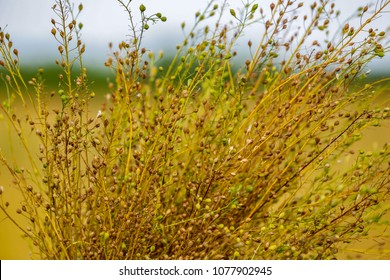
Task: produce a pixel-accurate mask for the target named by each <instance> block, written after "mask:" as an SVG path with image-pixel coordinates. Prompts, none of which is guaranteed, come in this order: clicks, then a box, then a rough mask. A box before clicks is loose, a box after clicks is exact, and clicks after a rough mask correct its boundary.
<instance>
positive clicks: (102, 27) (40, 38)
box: [0, 0, 390, 72]
mask: <svg viewBox="0 0 390 280" xmlns="http://www.w3.org/2000/svg"><path fill="white" fill-rule="evenodd" d="M127 1H128V0H126V2H127ZM301 1H302V2H304V7H308V6H309V5H310V4H311V3H312V2H313V1H314V0H310V1H309V0H301ZM54 2H55V1H54V0H34V1H32V0H0V27H2V28H3V29H4V27H5V30H6V32H9V33H10V34H11V38H12V41H13V43H14V46H15V47H16V48H18V50H19V53H20V60H21V63H22V64H23V63H24V64H34V65H36V64H43V63H47V62H50V61H54V60H55V59H56V58H57V57H58V55H57V43H56V42H55V40H54V39H53V36H52V35H51V33H50V30H51V28H52V26H51V23H50V19H51V18H53V17H55V15H54V13H53V11H52V9H51V7H52V6H53V4H54ZM72 2H74V3H75V4H76V5H78V4H79V3H80V1H72ZM132 2H133V3H132V4H134V9H135V10H134V14H136V12H138V7H139V5H140V4H144V5H145V6H146V8H147V10H146V12H147V13H149V14H153V13H156V12H160V13H162V14H163V15H164V16H166V17H167V18H168V20H167V22H165V23H158V24H156V25H151V26H150V29H149V30H148V31H147V33H146V35H145V38H144V45H145V47H146V48H147V49H148V50H152V51H154V52H158V51H159V50H161V49H163V50H165V51H167V52H169V51H172V52H173V51H174V48H175V46H176V45H177V44H178V43H180V42H181V40H182V39H183V32H182V30H181V28H180V24H181V23H182V22H183V21H185V22H186V25H187V26H189V25H191V23H193V22H194V14H195V13H196V12H197V11H198V10H201V9H203V8H204V7H205V6H206V4H207V2H208V0H132ZM217 2H221V1H218V0H217ZM241 2H246V0H242V1H241V0H232V1H228V3H229V5H230V7H233V8H235V7H237V6H239V5H240V3H241ZM252 2H255V3H258V4H259V6H261V7H263V8H264V10H269V8H268V7H269V3H270V0H261V1H260V0H259V1H252ZM372 2H374V1H370V0H361V1H360V0H356V1H352V0H336V1H335V3H336V7H337V8H338V9H339V10H341V12H342V14H346V15H350V14H351V13H353V12H354V11H356V10H357V8H358V7H359V6H364V5H366V4H368V3H372ZM81 3H83V6H84V9H83V11H82V14H81V15H80V19H79V20H80V21H81V22H82V23H83V25H84V27H83V30H82V36H83V40H84V42H85V43H86V46H87V50H86V56H85V60H86V62H87V63H89V64H92V65H95V66H96V67H100V66H102V65H103V63H104V61H105V60H106V58H107V57H108V55H109V49H108V43H109V42H113V43H114V44H118V43H119V42H120V41H121V40H123V39H126V38H127V37H126V34H128V33H129V28H128V18H127V15H126V13H125V12H124V11H123V9H122V8H121V7H120V5H119V3H118V2H117V0H83V1H81ZM230 7H229V8H230ZM388 10H390V8H389V9H388ZM337 24H338V25H340V24H341V23H336V24H335V25H337ZM387 25H390V12H389V13H387V14H384V15H383V16H382V17H381V18H380V19H378V20H377V21H376V22H374V28H379V29H384V28H385V27H386V26H387ZM256 31H258V29H252V30H249V31H248V32H246V33H245V38H244V40H246V41H247V40H248V39H251V40H254V41H255V38H256V37H257V36H258V32H257V33H256ZM389 56H390V55H388V56H387V57H385V58H384V59H381V60H379V59H378V60H377V61H376V62H375V63H373V64H370V67H371V68H372V69H373V70H374V71H375V70H377V69H382V70H383V69H386V68H385V67H386V66H387V67H388V69H390V68H389V67H390V57H389ZM388 65H389V66H388ZM389 72H390V70H389Z"/></svg>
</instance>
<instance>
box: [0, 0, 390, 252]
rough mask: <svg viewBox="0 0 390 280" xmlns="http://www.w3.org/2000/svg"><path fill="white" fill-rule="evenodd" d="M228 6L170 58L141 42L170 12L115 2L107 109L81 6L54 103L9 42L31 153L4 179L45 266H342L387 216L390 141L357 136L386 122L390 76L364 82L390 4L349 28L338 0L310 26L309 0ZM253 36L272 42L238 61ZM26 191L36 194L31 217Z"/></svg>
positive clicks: (6, 52)
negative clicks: (336, 261)
mask: <svg viewBox="0 0 390 280" xmlns="http://www.w3.org/2000/svg"><path fill="white" fill-rule="evenodd" d="M220 2H221V3H219V2H217V1H209V3H208V4H207V5H206V7H205V9H204V10H203V11H200V12H197V13H196V15H195V22H194V24H193V27H192V28H190V29H188V28H187V27H186V25H187V23H183V24H182V25H181V26H182V28H183V32H184V34H185V35H184V36H185V38H184V40H183V42H182V43H181V44H179V45H177V46H176V51H177V52H176V55H175V56H174V57H173V58H172V60H171V62H170V63H169V64H168V65H166V64H164V63H162V59H163V53H160V55H158V56H156V55H155V54H154V53H152V52H149V51H147V46H143V44H142V38H143V37H144V33H145V32H146V31H147V30H148V29H149V28H158V25H157V26H152V25H153V24H154V23H157V22H165V21H166V20H167V18H166V17H165V16H164V15H163V14H161V13H155V14H150V13H149V9H148V7H145V6H144V5H140V6H134V3H132V1H131V0H130V1H121V0H118V3H119V5H121V7H122V8H123V9H124V10H125V12H126V13H127V14H128V16H129V27H130V34H129V36H128V37H127V39H128V40H126V41H123V42H122V43H120V44H119V46H118V47H117V48H115V47H113V45H112V44H110V50H111V55H110V56H109V57H108V58H107V61H106V63H105V65H106V66H107V67H108V68H110V69H111V70H112V71H113V73H114V74H115V78H114V80H112V81H109V82H108V85H107V88H108V91H109V94H108V95H107V98H106V99H105V101H104V102H103V104H102V105H101V108H100V110H99V111H98V112H95V111H92V107H91V106H90V105H91V100H92V99H93V98H94V96H95V93H94V92H93V91H91V89H90V85H91V83H92V82H91V81H90V80H89V79H88V74H87V72H88V71H87V69H86V67H85V66H84V64H83V54H84V53H85V52H86V51H87V50H88V48H86V46H85V45H84V43H83V41H82V38H81V31H82V28H83V24H82V23H81V22H79V19H78V17H79V14H80V13H81V12H82V10H83V6H82V5H81V4H80V5H78V6H77V5H76V6H75V5H73V4H72V3H70V1H61V0H57V1H55V5H54V6H53V12H54V15H55V16H54V18H53V19H51V23H52V25H53V28H52V30H51V33H52V35H53V37H54V39H55V40H56V41H57V42H58V52H59V57H58V59H57V60H56V64H57V65H58V67H59V68H60V69H61V70H62V73H61V74H60V75H59V77H58V88H57V89H56V90H55V91H53V92H50V91H49V90H48V89H47V88H46V87H45V72H44V70H43V69H40V70H39V71H38V72H37V75H36V77H34V78H33V79H31V80H29V81H25V80H24V78H23V75H22V73H21V69H20V65H19V56H18V55H19V52H18V50H17V49H16V48H14V46H13V44H12V40H11V36H10V35H9V34H8V33H6V31H5V30H2V31H1V32H0V52H1V59H0V65H1V69H2V70H1V71H2V72H1V77H2V78H3V81H4V84H5V86H6V89H7V91H6V92H5V94H2V95H1V99H2V104H1V107H0V108H1V110H2V116H3V117H4V119H5V120H3V122H6V123H7V125H9V128H10V129H9V131H11V132H10V133H9V137H10V139H12V140H11V141H10V143H9V144H10V145H11V146H15V147H16V145H18V146H17V147H18V149H20V150H23V151H24V152H25V153H26V155H27V160H28V162H26V160H21V161H20V160H16V159H15V160H13V159H12V157H11V158H8V157H5V155H3V154H0V162H1V163H2V165H3V166H4V167H5V168H6V169H7V170H8V172H9V174H10V175H11V176H12V178H13V180H12V183H6V182H2V181H0V184H2V186H1V188H0V209H1V210H2V212H3V213H4V215H6V218H7V219H10V220H11V221H12V222H14V223H15V224H16V225H17V226H18V227H19V229H20V230H21V231H22V232H23V233H24V235H25V236H26V238H29V239H31V241H32V243H33V244H34V246H35V247H34V253H37V256H36V258H42V259H333V258H337V257H338V256H339V254H338V252H339V251H342V250H343V248H345V246H346V245H345V244H348V243H350V242H353V241H361V240H365V239H370V238H373V233H372V231H371V229H372V228H374V227H376V226H379V225H383V224H384V223H385V222H386V221H385V220H384V219H382V217H383V216H384V215H386V213H388V209H389V206H388V205H389V191H390V176H389V174H390V173H389V168H390V167H389V166H390V165H389V163H390V158H389V146H388V144H385V145H384V146H383V147H378V149H376V150H372V151H365V150H356V144H355V142H357V141H358V140H361V139H362V138H363V139H364V137H365V134H364V132H365V129H367V128H369V127H374V128H375V127H378V126H380V125H382V124H384V125H387V126H388V124H389V107H388V106H389V99H388V96H386V95H384V94H382V95H381V92H383V89H384V88H385V86H384V85H386V83H385V82H388V81H389V77H387V78H384V79H382V80H380V81H376V82H373V83H368V82H366V80H364V79H365V71H366V68H365V66H366V64H367V63H368V62H370V61H371V60H372V59H375V58H381V57H383V56H384V55H385V54H386V52H387V51H388V50H389V46H388V37H387V35H386V33H385V31H382V30H374V29H372V28H371V24H372V22H373V21H375V19H376V18H378V17H380V16H381V15H382V14H383V13H384V12H386V10H385V9H386V8H388V7H389V4H390V1H377V2H376V4H375V5H367V6H364V5H363V6H362V7H361V8H359V10H358V12H357V17H358V19H359V21H358V24H357V25H353V24H352V23H345V24H342V26H341V27H340V30H338V32H336V33H335V34H331V32H330V31H329V26H330V25H331V24H334V23H337V19H338V15H339V12H337V10H336V6H335V3H334V2H335V1H325V0H324V1H316V2H314V3H313V4H311V5H310V8H309V13H308V14H307V15H305V14H302V13H301V11H302V9H303V8H304V7H305V5H306V4H304V3H303V2H302V3H301V2H297V1H283V0H281V1H275V2H274V3H271V4H270V6H263V7H262V5H261V3H259V4H258V3H257V2H255V1H247V2H245V3H243V4H242V6H241V7H239V8H236V7H232V6H228V3H227V1H220ZM135 13H139V14H140V22H135V20H134V14H135ZM226 18H228V20H227V21H225V20H226ZM249 26H259V30H262V32H261V33H259V37H258V38H252V40H251V41H248V42H247V50H248V52H247V53H248V57H247V58H246V59H244V61H243V62H242V63H241V62H240V60H239V59H238V58H237V57H238V55H237V51H236V48H237V43H238V41H239V40H240V38H242V34H244V32H245V30H246V28H248V27H249ZM297 26H299V28H298V29H297ZM318 33H321V34H323V36H322V38H323V40H322V41H320V40H314V39H313V36H314V35H315V34H317V35H318ZM255 41H256V43H254V42H255ZM240 63H241V64H240ZM238 64H240V65H241V67H238V66H237V65H238ZM378 100H379V101H378ZM374 101H375V103H374ZM386 106H387V107H386ZM21 108H23V109H22V111H21V110H20V109H21ZM374 133H375V132H374ZM3 135H4V136H3ZM2 137H7V136H6V133H3V134H2ZM15 139H18V141H16V140H15ZM11 148H12V147H6V149H7V150H10V149H11ZM2 149H4V148H3V147H2ZM346 155H349V156H348V157H349V158H350V159H351V160H350V161H349V163H348V164H345V163H344V164H343V162H345V159H346ZM0 180H2V179H0ZM11 188H16V189H18V190H19V191H20V193H21V197H22V199H21V201H20V204H18V205H16V206H15V207H16V208H13V205H10V204H9V202H7V190H9V189H11ZM15 211H16V212H15ZM20 218H23V219H20ZM385 225H386V224H385ZM377 238H378V239H381V240H382V239H383V240H386V238H387V236H386V235H385V234H382V235H381V236H379V237H377ZM378 254H380V251H379V249H378ZM387 256H388V255H387Z"/></svg>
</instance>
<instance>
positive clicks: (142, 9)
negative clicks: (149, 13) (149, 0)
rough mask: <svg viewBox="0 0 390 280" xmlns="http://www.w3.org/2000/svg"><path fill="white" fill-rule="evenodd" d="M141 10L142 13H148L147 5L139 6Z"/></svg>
mask: <svg viewBox="0 0 390 280" xmlns="http://www.w3.org/2000/svg"><path fill="white" fill-rule="evenodd" d="M139 10H140V11H141V13H143V12H145V11H146V7H145V5H144V4H141V6H139Z"/></svg>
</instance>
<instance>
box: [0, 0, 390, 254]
mask: <svg viewBox="0 0 390 280" xmlns="http://www.w3.org/2000/svg"><path fill="white" fill-rule="evenodd" d="M71 2H74V3H75V6H76V7H77V6H78V4H79V3H80V1H71ZM124 2H126V3H127V2H128V0H124ZM208 2H209V1H208V0H196V1H195V0H158V1H156V0H133V1H132V4H133V7H134V8H133V9H134V13H133V15H134V17H135V18H136V19H137V18H139V17H138V11H139V10H138V7H139V5H140V4H144V5H145V6H146V13H147V14H148V15H151V14H154V13H157V12H160V13H162V14H163V15H164V16H166V17H167V18H168V20H167V22H165V23H163V22H159V23H157V24H156V25H151V26H150V29H149V30H148V31H147V32H146V34H145V37H144V41H143V45H144V46H145V47H146V49H147V50H150V51H153V52H156V53H158V52H159V51H160V50H164V52H165V53H166V54H168V56H169V54H173V53H174V52H175V46H176V45H177V44H179V43H181V41H182V39H183V37H184V35H183V31H182V29H181V27H180V25H181V23H182V22H183V21H185V22H186V26H188V27H189V28H190V27H191V26H192V24H193V23H194V20H195V16H194V15H195V13H196V12H197V11H201V10H203V9H204V8H205V7H206V5H207V3H208ZM215 2H217V3H221V2H222V1H220V0H219V1H215ZM242 2H244V3H245V2H246V1H228V3H229V8H237V7H238V6H240V4H242ZM253 2H255V3H258V4H259V6H260V7H263V9H264V11H269V4H270V3H271V2H272V1H271V0H262V1H253ZM301 2H303V3H304V9H303V10H302V12H309V11H310V8H309V6H310V4H311V3H313V2H314V0H309V1H307V0H302V1H301ZM334 2H335V3H336V8H337V9H338V10H340V11H341V17H340V19H339V20H338V21H335V22H334V23H333V25H332V27H333V32H335V31H336V30H337V28H339V27H340V26H343V25H344V23H345V21H346V20H348V21H349V16H350V15H352V14H354V13H356V12H357V10H358V7H359V6H365V5H367V4H369V3H375V1H370V0H359V1H351V0H336V1H334ZM54 3H55V1H54V0H35V1H31V0H16V1H15V0H0V27H1V28H2V30H5V32H7V33H10V34H11V39H12V41H13V43H14V46H15V47H16V48H17V49H18V50H19V57H20V62H21V65H22V67H23V68H24V69H27V70H26V71H33V72H36V70H37V69H38V68H39V67H45V69H47V66H48V65H51V66H55V64H54V61H55V59H57V58H58V57H59V56H58V51H57V46H58V45H57V42H56V41H55V40H54V38H53V36H52V34H51V33H50V30H51V28H52V25H51V22H50V20H51V18H55V15H54V13H53V11H52V6H53V4H54ZM81 3H82V4H83V6H84V9H83V11H82V13H81V15H80V17H79V20H78V21H79V22H82V23H83V25H84V27H83V30H82V38H83V41H84V43H85V44H86V46H87V48H86V53H85V57H84V62H85V64H86V66H87V68H88V69H89V71H91V69H92V70H96V71H95V72H96V73H95V75H96V77H97V80H99V78H100V77H102V80H101V81H102V83H99V82H96V83H95V86H98V87H102V85H104V84H105V80H104V77H105V75H106V73H108V70H107V69H105V67H104V65H103V64H104V61H105V60H106V59H107V57H108V56H109V55H110V53H109V48H108V43H109V42H112V43H113V44H114V46H116V45H117V44H118V43H119V42H121V41H122V40H126V39H128V37H127V34H129V24H128V17H127V14H126V13H125V12H124V11H123V8H122V7H121V6H120V5H119V3H118V1H117V0H84V1H81ZM227 14H228V15H227V18H226V20H227V21H228V20H230V19H231V16H230V15H229V13H227ZM211 22H212V21H211ZM349 22H350V24H351V25H353V24H356V26H357V25H358V24H359V21H356V20H354V21H349ZM388 25H390V11H387V13H384V14H383V15H382V16H381V17H380V18H378V19H377V20H376V21H375V22H373V26H372V27H373V28H376V29H378V30H380V31H382V30H386V29H387V27H388ZM189 28H187V30H188V29H189ZM261 35H262V33H261V26H260V27H259V26H258V25H256V26H252V27H251V28H249V29H248V30H247V31H246V32H245V34H244V38H243V39H242V41H241V43H239V45H238V48H242V52H243V53H244V54H245V50H246V47H247V45H246V42H247V41H248V40H249V39H250V40H252V41H253V42H254V43H255V42H256V39H257V38H259V37H260V36H261ZM320 35H321V34H318V36H320ZM318 39H319V41H320V40H321V37H319V38H318ZM322 39H323V38H322ZM49 69H50V68H49ZM366 70H367V71H369V70H370V71H371V74H370V75H372V76H389V75H390V55H387V56H385V57H384V58H381V59H379V58H378V59H376V60H375V61H373V62H372V63H370V64H369V65H368V68H367V69H366ZM48 75H50V73H49V74H48ZM53 77H55V75H54V76H53ZM92 80H94V78H92ZM95 80H96V79H95ZM104 90H106V89H103V91H104ZM4 94H5V92H4V91H3V88H2V86H0V100H3V98H4V96H5V95H4ZM387 94H388V93H387ZM7 130H8V128H7V126H6V124H5V123H4V122H1V121H0V147H7V144H9V142H10V141H12V140H10V138H9V137H8V131H7ZM389 131H390V130H389V126H385V127H382V128H379V130H376V131H375V132H374V133H371V134H370V135H369V136H368V138H367V141H366V143H365V144H364V145H366V146H368V147H371V146H373V147H374V146H376V147H378V146H380V145H381V144H383V143H384V142H388V141H389V136H388V135H389V134H388V133H389ZM19 157H20V156H19ZM6 174H7V173H6V172H5V169H4V168H1V167H0V185H3V186H4V187H5V188H6V190H7V192H9V193H8V195H9V196H11V197H14V198H15V203H17V202H16V201H17V196H18V193H17V192H16V191H15V190H12V189H11V188H7V186H8V185H10V178H9V177H6V176H7V175H6ZM374 243H375V242H374ZM374 245H375V244H374ZM374 245H373V246H374ZM30 251H31V244H29V241H27V240H25V239H22V237H21V234H20V232H19V231H18V229H17V228H16V227H15V226H14V225H13V224H12V223H11V222H10V221H9V219H7V218H6V217H5V216H4V214H3V213H0V259H30V258H31V257H32V258H37V256H32V255H31V254H30ZM355 257H356V256H355ZM371 258H375V255H371Z"/></svg>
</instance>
